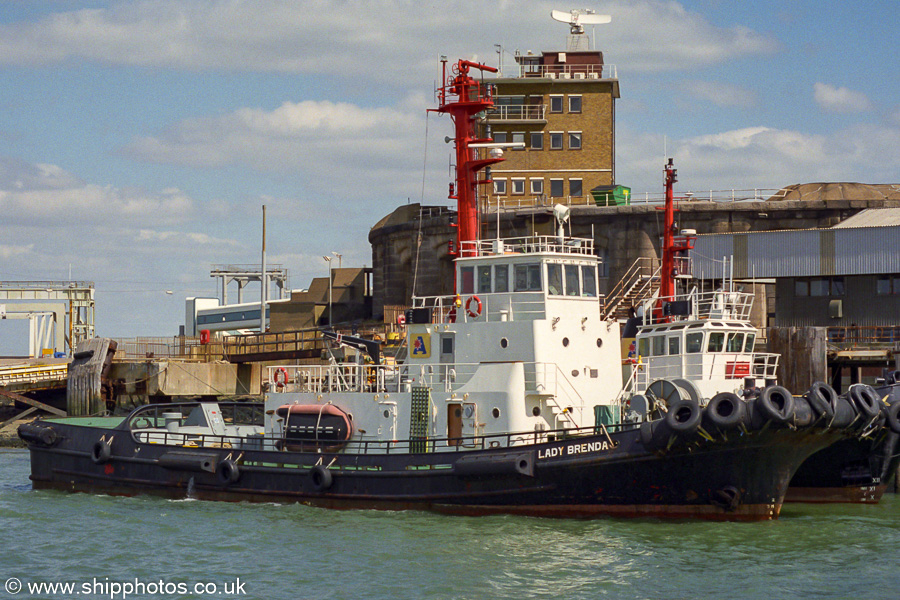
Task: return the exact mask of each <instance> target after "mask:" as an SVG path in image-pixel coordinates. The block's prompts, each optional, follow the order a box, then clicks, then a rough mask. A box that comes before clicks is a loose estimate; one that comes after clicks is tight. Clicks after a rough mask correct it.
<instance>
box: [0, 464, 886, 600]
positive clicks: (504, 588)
mask: <svg viewBox="0 0 900 600" xmlns="http://www.w3.org/2000/svg"><path fill="white" fill-rule="evenodd" d="M28 473H29V457H28V452H27V451H25V450H2V451H0V523H2V524H3V529H4V534H5V535H4V544H3V551H2V552H0V582H5V584H6V589H5V590H2V591H0V597H3V594H5V597H9V598H12V597H15V598H54V599H55V598H71V597H78V598H90V599H93V598H154V599H160V598H205V597H210V596H215V597H217V598H259V599H263V598H265V599H270V598H271V599H278V598H283V599H309V600H324V599H344V598H353V599H366V598H373V599H400V598H440V599H445V598H447V599H451V598H452V599H481V598H519V599H520V598H554V599H556V598H585V599H588V598H600V597H606V598H652V599H656V598H659V599H678V598H685V599H687V598H691V599H693V598H729V599H730V598H759V599H765V600H774V599H779V598H816V599H819V598H857V597H859V598H866V599H867V600H870V599H877V598H896V597H897V596H898V590H900V569H898V568H897V565H898V562H900V561H898V558H897V556H898V548H900V498H897V497H896V496H895V495H893V494H887V495H885V498H884V500H883V501H882V502H881V503H880V504H878V505H875V506H862V505H811V504H793V505H787V506H786V507H785V509H784V510H783V511H782V517H781V519H779V520H778V521H774V522H767V523H707V522H693V521H677V522H668V521H661V520H656V519H637V520H619V519H597V520H585V521H573V520H555V519H537V518H524V517H506V516H499V517H479V518H469V517H449V516H442V515H436V514H430V513H422V512H378V511H329V510H324V509H317V508H309V507H305V506H300V505H276V504H245V503H238V504H230V503H219V502H201V501H195V500H189V499H185V500H177V501H172V500H164V499H159V498H154V497H136V498H122V497H111V496H99V495H98V496H95V495H87V494H66V493H61V492H48V491H33V490H32V489H31V484H30V481H29V479H28ZM16 582H18V584H19V585H20V586H21V591H19V592H18V593H15V594H14V593H13V592H15V589H16ZM47 583H50V584H53V583H70V584H73V585H74V586H75V587H74V588H73V589H74V590H75V591H74V592H72V593H68V594H67V593H64V592H62V591H60V589H61V588H57V591H56V593H48V592H47V591H46V589H47V588H45V589H44V591H43V592H41V593H37V592H35V591H34V590H35V587H34V586H36V585H38V584H47ZM141 585H143V587H141ZM10 586H12V587H10ZM29 586H30V588H31V590H29ZM85 586H87V587H85ZM129 586H130V588H129ZM198 586H199V587H198ZM129 589H130V590H131V591H129ZM185 590H186V591H185Z"/></svg>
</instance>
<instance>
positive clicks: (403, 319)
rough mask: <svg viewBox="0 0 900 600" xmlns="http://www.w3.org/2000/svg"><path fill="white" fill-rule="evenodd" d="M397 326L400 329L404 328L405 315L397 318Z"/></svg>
mask: <svg viewBox="0 0 900 600" xmlns="http://www.w3.org/2000/svg"><path fill="white" fill-rule="evenodd" d="M397 325H399V326H400V327H406V315H404V314H401V315H399V316H398V317H397Z"/></svg>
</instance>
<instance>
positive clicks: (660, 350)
mask: <svg viewBox="0 0 900 600" xmlns="http://www.w3.org/2000/svg"><path fill="white" fill-rule="evenodd" d="M650 339H651V340H652V341H651V346H652V347H653V356H665V355H666V336H664V335H655V336H653V337H652V338H650Z"/></svg>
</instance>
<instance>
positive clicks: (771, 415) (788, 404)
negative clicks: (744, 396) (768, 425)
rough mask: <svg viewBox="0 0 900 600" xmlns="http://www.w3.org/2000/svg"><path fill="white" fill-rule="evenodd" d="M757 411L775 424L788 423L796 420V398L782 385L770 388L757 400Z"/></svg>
mask: <svg viewBox="0 0 900 600" xmlns="http://www.w3.org/2000/svg"><path fill="white" fill-rule="evenodd" d="M756 410H758V411H759V412H760V414H761V415H762V416H764V417H765V418H766V419H768V420H769V421H772V422H773V423H778V424H784V423H787V422H789V421H791V420H792V419H793V418H794V396H793V395H792V394H791V393H790V392H789V391H787V389H785V388H783V387H782V386H780V385H772V386H769V387H767V388H765V389H764V390H763V391H762V392H761V393H760V394H759V398H757V399H756Z"/></svg>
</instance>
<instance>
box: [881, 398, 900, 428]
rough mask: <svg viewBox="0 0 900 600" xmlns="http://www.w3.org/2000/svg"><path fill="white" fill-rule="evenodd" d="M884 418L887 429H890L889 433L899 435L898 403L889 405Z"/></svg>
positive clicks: (899, 417) (899, 414)
mask: <svg viewBox="0 0 900 600" xmlns="http://www.w3.org/2000/svg"><path fill="white" fill-rule="evenodd" d="M885 417H886V418H887V424H888V427H890V428H891V431H893V432H894V433H897V434H900V402H894V403H893V404H891V405H890V406H889V407H888V409H887V413H886V414H885Z"/></svg>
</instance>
